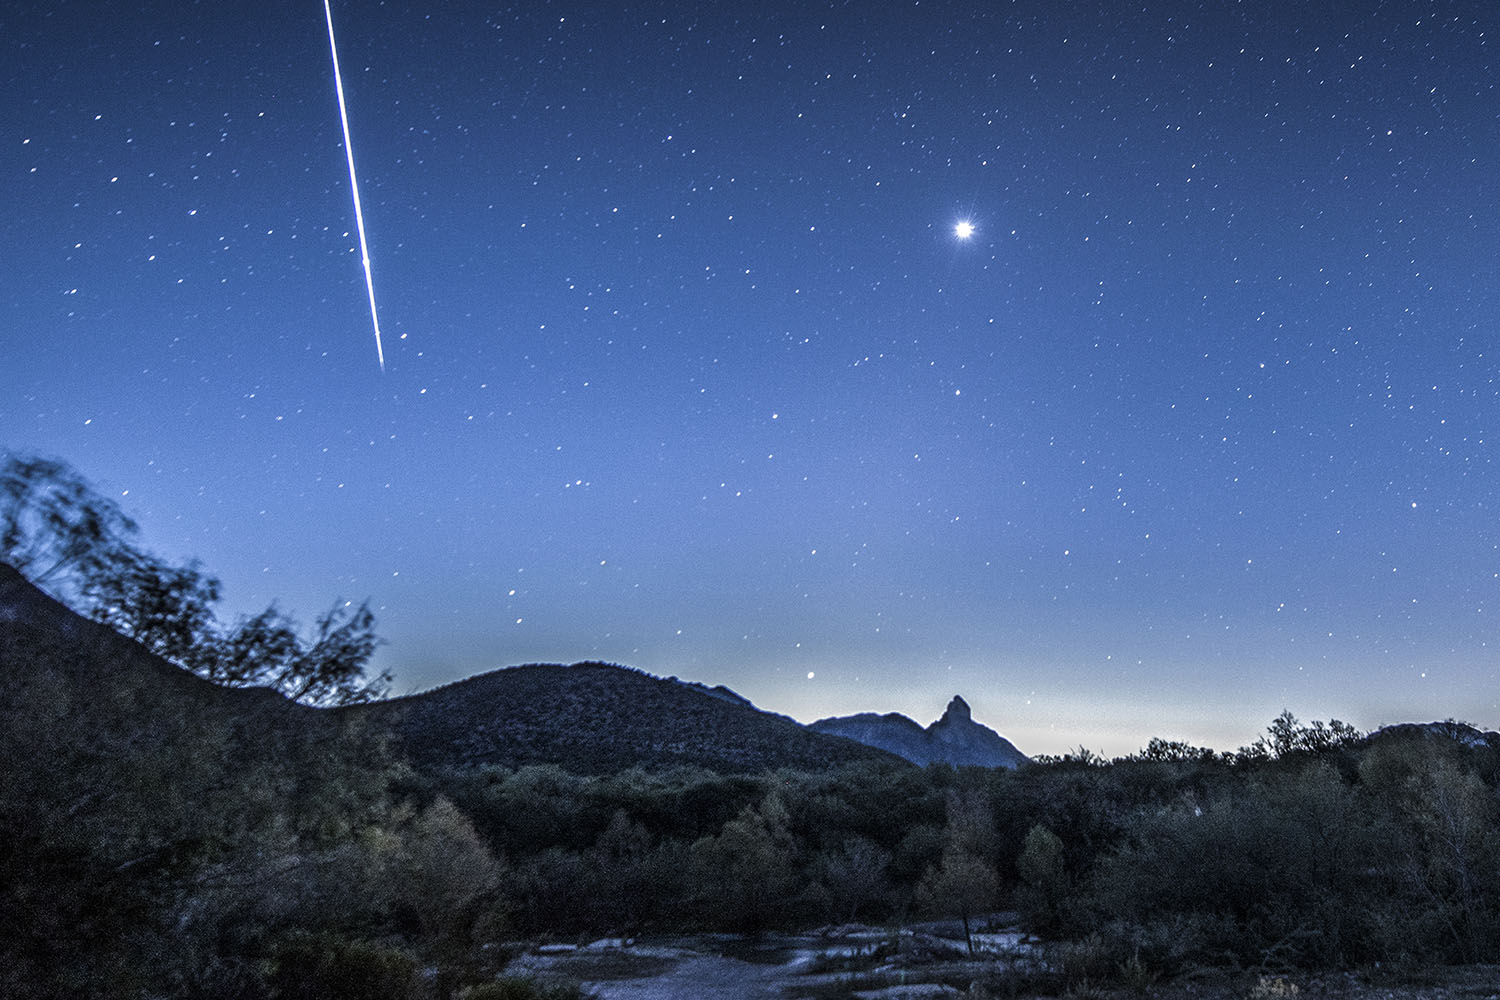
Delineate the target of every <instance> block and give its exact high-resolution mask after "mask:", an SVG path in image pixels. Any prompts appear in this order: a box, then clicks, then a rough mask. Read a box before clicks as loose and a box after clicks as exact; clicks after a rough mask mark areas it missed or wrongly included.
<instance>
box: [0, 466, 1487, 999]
mask: <svg viewBox="0 0 1500 1000" xmlns="http://www.w3.org/2000/svg"><path fill="white" fill-rule="evenodd" d="M8 468H9V472H8V473H7V474H9V475H11V478H10V479H7V480H5V483H6V484H7V485H6V486H5V490H6V492H5V496H6V497H8V498H11V499H10V500H8V501H7V504H8V506H6V507H5V509H4V514H3V517H0V536H3V538H4V541H5V544H6V546H7V548H6V552H7V554H8V555H9V556H11V557H13V558H16V559H17V561H19V562H22V563H23V564H24V565H26V566H27V567H28V568H29V569H31V570H32V571H33V572H36V573H37V575H38V576H44V577H47V578H48V579H51V580H53V581H54V582H55V581H57V580H59V579H60V578H61V576H65V575H67V574H69V573H71V574H73V577H72V579H73V583H72V584H70V585H69V588H61V589H70V592H71V593H73V594H74V595H75V598H76V599H79V600H81V601H82V603H83V605H84V606H85V607H93V608H94V611H95V612H96V613H95V615H94V617H96V618H100V619H103V620H104V621H107V622H110V623H111V624H118V620H117V619H116V618H115V617H111V615H113V614H118V616H119V620H125V621H130V622H133V623H134V624H133V625H132V626H131V630H130V631H131V634H133V635H135V636H136V637H137V638H141V639H142V641H143V642H144V641H146V640H145V637H146V636H155V637H156V638H153V639H151V640H150V641H149V642H147V643H146V646H148V647H149V648H150V649H162V648H166V647H171V648H176V649H179V651H180V655H179V657H178V662H183V661H184V660H187V661H192V656H190V655H189V653H192V654H193V655H196V652H195V651H200V650H202V649H203V648H205V647H204V645H203V643H204V642H206V641H207V640H202V641H200V640H199V639H194V638H193V637H195V636H196V637H202V636H205V635H211V634H212V635H216V636H217V638H215V639H214V640H213V643H211V644H210V645H212V646H213V650H214V652H215V655H216V656H217V657H218V659H215V660H213V661H212V662H214V663H217V664H219V665H220V667H221V668H224V669H227V668H228V666H233V665H234V664H228V665H227V666H226V660H225V659H224V657H226V656H230V655H231V654H230V653H229V652H228V651H229V650H239V651H238V652H235V653H233V654H232V655H234V656H241V657H250V658H252V659H253V655H252V653H247V652H245V651H244V650H245V649H251V650H254V649H259V648H260V647H259V646H257V645H255V644H253V643H251V644H249V645H248V646H245V647H236V646H233V645H232V644H230V643H229V642H228V639H227V634H226V633H212V632H211V630H210V628H209V626H208V625H207V624H205V622H206V621H207V619H204V618H202V617H195V616H196V615H197V614H198V611H199V610H201V609H204V608H206V607H207V606H208V605H209V604H210V603H211V601H210V600H209V598H210V597H211V596H212V591H213V590H214V588H207V587H206V586H205V581H206V580H207V579H208V578H206V577H204V576H202V574H201V573H200V572H199V571H198V570H197V569H196V567H188V568H187V569H186V572H185V574H182V573H178V571H181V570H183V568H182V567H177V568H172V567H166V570H169V571H170V572H167V573H166V574H165V575H163V576H161V577H160V581H159V582H163V586H161V587H157V586H156V585H155V584H153V585H152V586H151V587H149V588H145V589H144V590H142V589H129V588H127V589H125V590H122V591H119V592H118V595H122V596H118V599H117V600H116V599H112V601H111V602H110V604H109V606H110V607H112V608H114V609H115V610H114V611H113V612H111V613H110V614H101V613H97V612H98V607H97V606H91V605H89V604H88V601H89V600H90V598H89V597H88V595H89V594H94V593H99V592H101V587H102V584H101V583H100V581H107V580H109V579H111V578H112V577H111V574H112V573H113V572H115V570H111V568H110V567H109V566H108V565H105V563H106V562H107V560H106V559H105V558H104V556H103V555H102V554H101V553H105V552H108V553H109V554H110V558H123V559H125V560H126V561H127V563H128V562H129V560H130V559H131V558H133V557H132V555H131V553H133V552H134V551H135V550H134V549H133V548H130V547H123V548H122V547H121V542H120V540H119V539H120V534H121V529H122V526H123V524H124V522H123V520H122V518H121V517H119V516H117V513H118V512H115V511H113V510H112V509H111V508H109V507H108V506H107V505H106V506H101V505H98V504H95V503H94V501H93V500H92V499H91V497H90V495H89V494H87V493H86V492H83V493H80V492H79V491H77V490H76V489H73V488H72V486H69V485H68V484H67V483H66V482H62V486H60V487H58V488H57V489H56V490H53V491H51V492H48V491H47V490H42V489H40V488H39V483H40V482H41V481H40V480H39V479H38V478H37V476H38V475H39V474H38V473H34V472H33V473H28V474H25V475H22V474H20V473H17V472H15V467H14V466H11V467H8ZM22 471H23V472H24V471H25V470H24V469H23V470H22ZM47 474H48V476H51V477H52V481H53V482H52V485H53V486H58V483H59V482H61V481H60V480H59V479H58V474H57V470H56V469H55V468H54V469H52V470H51V471H50V472H48V473H47ZM23 487H24V488H23ZM63 487H66V488H63ZM49 489H50V487H49ZM91 505H92V506H91ZM70 518H72V519H73V520H69V519H70ZM23 524H31V525H33V527H31V528H27V529H25V530H21V529H19V528H17V527H16V526H17V525H23ZM36 525H42V526H43V527H42V528H40V529H38V528H37V527H35V526H36ZM70 525H71V526H70ZM38 530H41V531H43V532H44V533H46V532H50V533H51V535H50V540H47V541H38V540H37V539H36V537H35V533H36V531H38ZM101 539H102V540H107V541H108V544H107V545H105V544H104V542H103V541H100V540H101ZM59 567H62V568H61V569H60V568H59ZM69 567H71V568H69ZM157 568H158V569H162V567H161V566H160V565H159V564H158V566H157ZM174 573H178V575H175V576H174V575H172V574H174ZM166 584H171V585H170V586H167V585H166ZM178 584H180V586H179V585H178ZM140 595H150V596H151V599H152V600H156V599H158V598H160V599H161V601H162V604H161V605H160V608H161V609H162V613H161V614H160V615H159V616H158V615H157V613H156V612H155V611H150V610H149V609H150V608H152V607H157V605H152V604H149V602H148V603H144V604H142V605H141V606H136V605H135V604H134V603H132V602H134V601H136V600H137V598H138V597H140V599H141V600H144V599H145V598H144V597H141V596H140ZM122 602H123V603H122ZM158 622H159V623H160V624H159V625H158V624H153V623H158ZM174 623H175V624H174ZM182 623H187V627H186V628H185V629H182V630H178V629H177V628H176V625H178V624H182ZM169 625H171V626H172V627H168V626H169ZM267 628H269V626H267ZM153 629H156V631H152V630H153ZM320 630H321V626H320ZM338 630H339V629H338V627H337V626H333V625H331V626H330V627H329V633H330V634H332V633H337V632H338ZM272 631H274V630H272ZM355 631H356V632H358V631H359V629H358V628H356V629H355ZM262 634H263V633H262ZM320 634H321V631H320ZM182 636H187V637H188V638H189V639H190V640H191V641H186V642H184V643H183V644H182V645H180V646H175V647H173V646H172V643H174V642H177V641H178V639H177V638H174V637H179V638H180V637H182ZM331 642H332V645H331V646H330V647H328V648H332V649H335V650H337V649H344V650H345V652H344V653H342V654H338V655H342V656H344V657H346V659H345V660H344V662H346V663H348V662H356V663H358V662H362V660H361V659H360V657H361V656H362V655H363V654H364V651H365V649H366V647H365V646H363V645H362V644H360V643H359V642H354V643H353V644H352V647H350V646H341V645H340V644H339V643H340V642H341V640H331ZM214 644H216V645H214ZM310 645H311V646H312V647H316V646H317V642H313V643H311V644H310ZM308 648H309V646H308V645H303V646H300V647H299V649H300V650H301V653H300V654H299V655H301V656H304V657H305V656H307V655H310V654H309V653H308ZM351 649H352V651H351ZM181 651H185V652H181ZM0 665H3V669H0V774H4V775H5V776H6V780H5V781H4V782H3V783H0V995H4V996H7V997H16V998H22V1000H26V998H36V1000H42V998H49V1000H50V998H61V997H82V998H88V997H101V998H102V997H111V998H146V997H196V996H218V997H225V998H240V1000H275V998H291V997H300V996H320V997H335V996H361V997H371V998H386V997H389V998H423V1000H429V998H430V1000H450V998H457V997H469V998H474V1000H477V998H482V997H508V996H515V997H526V996H538V997H547V996H557V997H563V996H577V995H580V994H579V993H578V991H577V990H576V989H574V988H570V987H566V986H557V985H553V984H544V983H537V982H533V981H529V980H519V979H515V978H510V979H503V978H500V974H501V972H502V971H503V968H504V964H505V961H504V960H505V958H506V957H507V956H508V955H509V954H510V952H509V951H508V950H507V949H506V948H504V947H496V943H497V942H501V941H506V940H517V939H535V938H543V937H551V938H559V937H561V938H565V939H567V938H579V937H584V936H604V935H611V936H614V935H627V936H628V935H633V934H638V933H640V932H642V931H650V930H664V931H667V930H694V931H697V930H718V931H730V932H738V933H745V934H758V933H761V932H764V931H767V930H773V929H777V928H799V927H801V928H805V927H811V926H817V925H820V924H825V923H834V922H841V921H847V920H851V919H860V920H864V921H871V922H887V923H892V924H894V923H901V922H905V921H908V920H910V919H913V918H917V917H925V916H937V917H945V918H954V919H957V920H961V921H963V922H964V924H965V928H966V930H973V929H974V925H975V924H976V923H977V922H978V921H980V920H982V919H983V918H984V916H985V915H986V914H987V913H988V912H990V911H992V910H994V909H997V908H1007V909H1013V910H1015V911H1016V912H1018V913H1019V915H1020V920H1021V922H1022V926H1023V928H1024V929H1025V930H1026V931H1027V932H1029V933H1030V934H1033V935H1035V937H1036V938H1037V939H1038V940H1040V941H1041V942H1043V947H1044V948H1045V949H1046V951H1047V956H1048V957H1047V962H1046V964H1045V967H1042V966H1036V967H1030V966H1029V967H1028V971H1027V975H1033V976H1036V977H1040V978H1038V982H1041V981H1043V980H1045V981H1046V982H1047V983H1049V984H1050V985H1049V986H1048V987H1047V988H1048V989H1053V988H1056V989H1059V990H1061V989H1067V990H1071V991H1072V993H1073V995H1079V996H1081V995H1090V991H1091V990H1094V991H1097V988H1098V984H1100V983H1101V982H1103V981H1109V982H1112V983H1114V984H1116V985H1117V986H1118V987H1119V988H1120V989H1135V990H1138V991H1141V992H1144V991H1145V990H1146V989H1147V988H1148V987H1150V985H1151V984H1153V983H1157V982H1161V981H1164V980H1168V979H1170V978H1171V977H1174V976H1178V975H1180V974H1183V973H1185V972H1189V971H1191V970H1194V969H1199V968H1202V967H1217V968H1222V969H1230V970H1238V971H1241V972H1244V973H1245V974H1247V975H1249V976H1252V977H1255V979H1254V981H1255V982H1256V983H1257V986H1256V989H1258V990H1260V993H1259V994H1258V995H1266V996H1271V995H1284V994H1278V993H1276V992H1275V991H1276V990H1278V989H1282V988H1283V985H1284V984H1287V983H1289V982H1290V981H1291V979H1290V978H1288V977H1295V976H1298V975H1303V974H1307V973H1309V972H1313V971H1328V970H1348V969H1371V968H1376V967H1377V966H1378V967H1379V968H1380V969H1381V970H1383V973H1384V974H1390V972H1391V970H1397V971H1398V972H1399V971H1402V970H1404V971H1405V972H1406V973H1409V974H1416V973H1417V972H1419V971H1420V970H1421V969H1423V968H1425V967H1431V966H1437V965H1442V964H1448V963H1452V964H1460V963H1487V962H1500V736H1496V735H1494V734H1488V735H1486V734H1481V733H1479V732H1478V731H1477V730H1475V729H1474V728H1473V727H1470V726H1467V725H1465V724H1462V723H1457V722H1451V721H1450V722H1448V723H1443V724H1435V725H1430V726H1406V727H1398V728H1395V729H1391V730H1386V731H1382V732H1380V733H1376V734H1373V735H1368V736H1366V735H1362V734H1359V733H1357V732H1355V731H1354V730H1353V729H1352V728H1350V727H1348V726H1347V725H1344V724H1342V723H1339V722H1337V721H1332V722H1328V723H1316V722H1315V723H1311V724H1303V723H1300V722H1298V720H1297V719H1295V718H1294V717H1293V716H1291V715H1290V714H1289V713H1287V714H1283V715H1282V716H1281V717H1279V718H1277V719H1276V720H1274V721H1273V722H1272V723H1271V725H1270V727H1269V728H1268V730H1267V732H1266V734H1265V736H1263V737H1262V738H1261V739H1259V740H1257V741H1255V742H1254V743H1253V744H1251V745H1250V746H1248V747H1245V748H1243V749H1241V750H1240V751H1237V752H1234V753H1215V752H1212V751H1208V750H1204V749H1202V748H1195V747H1190V746H1187V745H1185V744H1179V743H1171V742H1168V741H1164V740H1152V741H1151V742H1150V743H1149V744H1148V745H1147V746H1146V747H1145V748H1144V749H1143V750H1142V751H1141V752H1140V753H1138V754H1134V755H1131V756H1129V757H1124V758H1120V759H1117V760H1113V761H1106V760H1104V759H1102V758H1100V757H1099V756H1098V755H1095V754H1091V753H1087V752H1078V753H1075V754H1070V755H1067V756H1065V757H1062V758H1058V759H1051V760H1045V761H1042V762H1039V763H1037V764H1034V765H1031V766H1027V767H1023V768H1021V769H1018V770H1014V771H1012V770H1004V769H995V770H984V769H977V768H974V769H953V768H949V767H945V766H941V765H934V766H931V767H928V768H925V769H921V768H916V767H913V766H910V765H907V764H905V763H903V762H900V761H897V760H895V759H890V758H885V757H878V756H877V757H870V758H865V759H851V760H848V761H847V762H845V763H843V764H842V765H840V766H838V767H836V768H833V769H825V770H821V771H812V770H803V769H791V768H772V769H766V768H759V767H756V768H752V769H750V770H746V771H741V772H734V771H729V770H723V769H718V770H710V769H707V768H703V767H697V766H691V765H688V764H679V765H677V766H673V767H654V768H645V767H633V768H627V769H624V770H615V771H613V772H605V771H604V770H603V769H598V768H595V767H593V766H590V767H588V768H586V769H585V770H586V771H588V772H590V773H578V772H576V771H570V770H566V769H564V768H561V767H558V766H556V765H555V764H525V765H521V766H502V765H498V764H492V763H491V764H486V763H481V762H475V761H472V760H469V761H464V760H450V761H446V762H445V761H442V760H439V759H432V758H422V759H420V760H417V761H415V762H413V761H412V760H411V759H408V758H406V757H404V756H403V755H402V753H401V751H400V749H399V748H398V747H395V746H393V745H392V744H391V743H390V742H389V741H388V739H387V738H386V736H385V730H383V729H382V728H381V727H379V726H373V725H370V724H369V722H370V720H371V719H372V718H374V717H375V716H373V715H372V714H371V713H370V712H369V711H366V710H364V709H361V710H359V711H347V710H341V711H336V712H335V711H326V710H317V709H314V708H310V707H306V706H303V705H298V704H294V703H291V702H288V701H287V700H286V699H284V698H280V697H276V696H273V695H269V694H267V693H266V692H255V691H247V690H239V689H230V688H225V687H222V686H217V685H215V684H211V683H209V682H208V681H206V680H200V679H199V677H195V676H193V675H192V674H189V673H186V672H184V671H183V670H180V669H178V668H176V667H173V666H170V665H168V664H167V663H165V662H163V661H162V660H161V659H159V658H157V657H156V656H154V655H152V654H151V653H150V652H149V651H148V649H147V648H145V647H143V646H142V645H141V644H139V643H136V642H131V641H128V640H126V639H123V638H121V637H120V636H118V635H115V634H114V633H112V632H110V631H109V630H108V629H106V628H104V627H103V626H102V625H97V624H91V623H89V622H86V621H81V620H79V619H78V618H76V617H74V616H72V615H71V614H70V613H68V612H67V611H65V610H64V609H63V608H62V607H61V606H59V605H57V604H56V603H54V602H52V601H51V600H50V599H48V598H46V597H44V596H43V595H41V594H39V593H38V592H37V591H35V590H34V589H33V588H31V587H29V586H28V585H27V584H25V583H24V582H23V581H22V580H21V579H20V577H19V576H18V575H17V574H16V573H14V572H13V571H11V570H9V569H8V568H7V567H3V566H0ZM197 673H198V674H199V675H200V676H208V677H214V676H217V675H215V674H214V672H213V671H212V670H208V669H204V668H203V667H202V665H201V664H200V665H199V667H198V668H197ZM237 676H241V675H231V679H232V678H233V677H237ZM221 679H222V678H221ZM596 722H597V720H594V721H591V725H594V724H595V723H596ZM590 731H592V730H590ZM970 944H971V948H972V947H974V945H973V939H972V938H971V941H970Z"/></svg>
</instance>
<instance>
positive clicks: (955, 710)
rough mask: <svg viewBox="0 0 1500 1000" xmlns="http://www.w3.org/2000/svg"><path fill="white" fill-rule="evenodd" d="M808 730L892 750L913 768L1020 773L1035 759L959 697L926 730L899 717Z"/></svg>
mask: <svg viewBox="0 0 1500 1000" xmlns="http://www.w3.org/2000/svg"><path fill="white" fill-rule="evenodd" d="M808 728H809V729H811V730H813V731H815V732H819V733H827V734H829V735H831V736H843V737H845V738H847V739H851V740H857V741H859V742H860V743H863V744H865V745H866V746H872V747H879V748H880V749H881V750H888V751H890V752H891V753H893V754H896V755H898V756H901V757H905V758H906V759H907V760H909V761H911V762H912V763H914V764H922V765H927V764H936V763H944V764H952V765H954V766H978V767H1019V766H1020V765H1022V764H1024V763H1026V762H1027V761H1028V760H1029V759H1030V758H1028V757H1027V756H1026V755H1025V754H1023V753H1022V752H1021V751H1019V750H1017V749H1016V748H1015V746H1014V745H1013V744H1012V743H1011V742H1010V740H1007V739H1006V738H1005V737H1003V736H1001V735H1000V734H999V733H997V732H995V731H994V730H993V729H991V728H989V727H988V726H985V725H982V724H980V723H978V722H975V721H974V717H973V713H972V712H971V711H970V709H969V703H968V702H966V701H964V700H963V698H961V697H960V696H958V695H954V696H953V700H952V701H950V702H948V707H947V709H946V710H945V711H944V712H943V717H942V718H940V719H938V720H937V721H936V722H934V723H933V724H932V725H930V726H928V727H927V728H926V729H923V728H922V727H921V726H920V725H918V724H917V723H915V722H913V721H912V720H911V719H908V718H907V717H906V716H904V715H901V714H899V713H896V712H891V713H889V714H886V715H876V714H875V713H873V712H862V713H860V714H859V715H846V716H841V717H838V718H832V719H819V720H818V721H817V722H814V723H812V724H811V725H809V726H808Z"/></svg>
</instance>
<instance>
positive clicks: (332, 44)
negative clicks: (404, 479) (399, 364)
mask: <svg viewBox="0 0 1500 1000" xmlns="http://www.w3.org/2000/svg"><path fill="white" fill-rule="evenodd" d="M323 13H324V14H325V15H327V17H328V48H329V49H330V50H331V51H332V52H333V85H334V88H335V89H336V90H337V91H338V95H339V122H340V123H341V124H342V125H343V126H344V154H345V155H346V156H347V157H348V159H349V189H350V190H351V191H353V192H354V225H355V228H356V229H358V230H359V256H360V260H361V261H362V262H363V263H364V265H365V290H366V291H367V292H369V293H370V323H371V324H372V325H374V327H375V357H376V358H377V359H378V360H379V361H380V370H381V371H385V348H384V346H382V344H381V341H380V316H379V314H378V313H377V312H376V311H375V279H374V277H372V276H371V274H370V247H369V245H368V244H367V243H366V242H365V213H364V210H363V209H362V208H360V205H359V178H357V177H356V176H355V175H354V146H353V145H352V144H351V143H350V142H349V112H348V110H347V109H346V108H345V107H344V77H343V74H341V73H340V72H339V46H338V42H336V41H334V38H333V8H332V7H330V6H329V3H328V0H323Z"/></svg>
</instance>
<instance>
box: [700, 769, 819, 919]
mask: <svg viewBox="0 0 1500 1000" xmlns="http://www.w3.org/2000/svg"><path fill="white" fill-rule="evenodd" d="M787 823H788V815H787V810H786V805H785V804H784V803H783V802H782V800H781V797H780V795H779V794H778V793H776V792H774V791H773V792H770V793H769V794H767V795H766V797H765V799H763V800H762V801H761V803H760V805H759V806H746V807H745V809H744V811H742V812H741V813H740V814H739V816H737V817H735V818H734V819H732V820H730V821H729V822H727V823H725V824H724V827H723V829H722V830H720V831H719V835H718V836H717V837H705V838H704V839H702V840H700V841H698V842H697V843H696V844H694V845H693V855H694V860H695V861H696V862H697V865H698V870H699V873H700V875H699V880H698V884H699V885H701V886H703V887H704V888H705V889H706V890H707V893H708V897H707V898H706V899H705V900H704V903H705V904H706V906H707V908H708V915H709V916H710V918H711V919H712V920H714V921H715V922H716V923H725V924H728V925H731V926H734V927H736V928H737V929H739V930H744V931H748V932H751V933H759V932H761V931H764V930H766V929H767V928H769V927H772V926H775V925H776V924H778V923H780V922H781V920H782V918H783V917H784V916H785V914H786V912H787V909H788V907H789V905H790V903H791V901H792V898H793V896H794V894H795V892H796V889H797V874H796V870H795V867H794V861H795V853H796V844H795V842H794V841H793V839H792V835H791V832H790V830H789V829H788V826H787Z"/></svg>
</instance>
